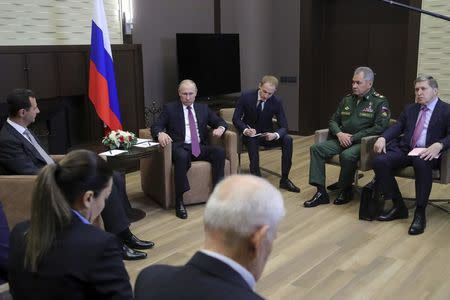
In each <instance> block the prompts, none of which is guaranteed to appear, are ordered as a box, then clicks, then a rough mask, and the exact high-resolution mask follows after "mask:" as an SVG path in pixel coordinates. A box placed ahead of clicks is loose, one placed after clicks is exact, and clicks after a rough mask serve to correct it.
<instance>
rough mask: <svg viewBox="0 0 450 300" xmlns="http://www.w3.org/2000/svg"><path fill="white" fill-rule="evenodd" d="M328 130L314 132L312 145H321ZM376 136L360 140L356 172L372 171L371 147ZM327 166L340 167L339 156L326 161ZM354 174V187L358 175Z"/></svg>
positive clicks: (326, 136) (372, 154) (356, 183)
mask: <svg viewBox="0 0 450 300" xmlns="http://www.w3.org/2000/svg"><path fill="white" fill-rule="evenodd" d="M328 133H329V129H319V130H316V132H315V134H314V143H315V144H317V143H321V142H324V141H326V140H327V138H328ZM377 138H378V136H366V137H363V138H362V139H361V151H360V158H359V161H358V171H361V172H365V171H369V170H372V158H373V156H374V155H375V153H374V152H373V145H374V144H375V142H376V140H377ZM327 163H328V164H331V165H334V166H340V165H341V164H340V162H339V155H334V156H332V157H331V158H329V159H328V161H327ZM358 171H356V172H355V186H357V185H358V179H359V174H358Z"/></svg>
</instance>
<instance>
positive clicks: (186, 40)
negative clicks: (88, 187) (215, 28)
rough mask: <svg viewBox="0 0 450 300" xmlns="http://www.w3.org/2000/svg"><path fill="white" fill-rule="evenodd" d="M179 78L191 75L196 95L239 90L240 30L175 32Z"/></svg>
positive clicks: (207, 95) (220, 93) (213, 94)
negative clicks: (232, 31)
mask: <svg viewBox="0 0 450 300" xmlns="http://www.w3.org/2000/svg"><path fill="white" fill-rule="evenodd" d="M176 37H177V60H178V79H179V80H180V81H181V80H183V79H192V80H193V81H195V83H196V84H197V87H198V94H197V97H199V98H207V97H211V96H217V95H223V94H231V93H237V92H240V91H241V68H240V58H239V34H210V33H177V36H176Z"/></svg>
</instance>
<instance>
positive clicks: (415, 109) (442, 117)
mask: <svg viewBox="0 0 450 300" xmlns="http://www.w3.org/2000/svg"><path fill="white" fill-rule="evenodd" d="M419 111H420V104H417V103H413V104H409V105H407V106H406V107H405V109H404V110H403V111H402V113H401V114H400V116H399V118H398V120H397V122H396V123H395V124H394V125H392V126H391V127H389V128H388V129H386V131H385V132H384V133H383V134H382V136H383V137H384V138H385V139H386V142H391V141H392V143H391V145H395V144H396V143H398V146H399V148H400V149H401V150H402V151H403V152H405V153H406V152H409V151H410V150H411V146H410V143H411V139H412V136H413V133H414V129H415V127H416V121H417V117H418V115H419ZM402 134H403V135H402ZM401 135H402V136H401ZM436 142H440V143H442V144H443V145H444V148H443V149H442V151H445V150H447V149H448V148H449V147H450V105H449V104H448V103H445V102H443V101H442V100H440V99H438V101H437V103H436V106H435V107H434V110H433V114H432V115H431V118H430V123H429V124H428V129H427V137H426V147H429V146H430V145H432V144H433V143H436Z"/></svg>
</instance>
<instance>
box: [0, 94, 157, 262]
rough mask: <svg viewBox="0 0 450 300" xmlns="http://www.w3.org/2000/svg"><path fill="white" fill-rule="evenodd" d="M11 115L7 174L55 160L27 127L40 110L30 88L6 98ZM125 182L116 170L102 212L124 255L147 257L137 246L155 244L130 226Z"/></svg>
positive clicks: (1, 141)
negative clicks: (134, 231) (109, 194)
mask: <svg viewBox="0 0 450 300" xmlns="http://www.w3.org/2000/svg"><path fill="white" fill-rule="evenodd" d="M6 101H7V103H8V111H9V117H8V120H7V121H6V123H5V124H4V125H3V127H2V129H1V131H0V145H1V147H0V166H2V168H3V169H5V170H6V171H7V174H11V175H14V174H17V175H34V174H37V173H38V172H39V171H40V169H41V168H43V167H44V166H45V165H47V164H51V163H54V161H53V159H52V158H51V157H50V156H49V155H48V154H47V153H46V152H45V150H44V149H43V148H42V147H41V145H40V144H39V141H37V138H36V137H35V136H34V135H33V134H32V133H31V132H30V131H29V130H28V129H27V127H28V126H29V125H30V124H31V123H33V122H34V120H35V118H36V115H37V114H38V113H39V108H38V106H37V101H36V97H35V95H34V94H33V92H32V91H30V90H27V89H16V90H14V91H13V92H12V93H11V94H10V95H8V96H7V99H6ZM129 205H130V204H129V201H128V197H127V194H126V188H125V182H124V180H123V179H122V176H121V175H120V174H118V173H115V174H114V176H113V187H112V193H111V196H110V197H109V198H108V201H107V202H106V206H105V209H104V210H103V212H102V218H103V221H104V225H105V229H106V231H109V232H111V233H113V234H115V235H117V237H118V238H119V239H120V240H121V241H122V242H123V249H122V250H123V257H124V259H127V260H134V259H143V258H145V257H147V253H145V252H142V251H137V250H133V249H132V248H134V249H149V248H152V247H153V246H154V243H153V242H151V241H142V240H140V239H138V238H137V237H136V236H134V235H133V234H132V233H131V232H130V229H129V225H130V223H129V220H128V217H127V215H126V213H125V209H126V207H127V206H129Z"/></svg>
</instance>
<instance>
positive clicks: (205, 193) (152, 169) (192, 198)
mask: <svg viewBox="0 0 450 300" xmlns="http://www.w3.org/2000/svg"><path fill="white" fill-rule="evenodd" d="M139 137H140V138H151V134H150V130H149V129H148V128H147V129H140V130H139ZM209 137H210V143H211V144H215V145H221V146H223V147H224V148H225V154H226V159H225V176H228V175H230V174H236V173H237V166H238V154H237V135H236V133H235V132H233V131H230V130H227V131H225V133H224V134H223V136H222V137H221V138H215V137H213V136H212V130H210V136H209ZM140 169H141V186H142V190H143V191H144V193H145V194H147V195H148V196H150V197H151V198H152V199H154V200H155V201H156V202H157V203H159V204H160V205H161V206H162V207H163V208H165V209H168V208H171V207H173V206H174V205H175V187H174V181H173V180H174V179H173V166H172V145H171V144H169V145H167V146H166V147H164V148H159V149H158V151H157V152H155V153H154V155H152V156H151V157H149V158H144V159H141V161H140ZM187 176H188V179H189V184H190V186H191V190H190V191H188V192H186V193H185V194H184V197H183V198H184V203H185V204H194V203H203V202H206V201H207V200H208V197H209V195H210V194H211V192H212V189H213V185H212V176H211V164H210V163H209V162H206V161H194V162H192V165H191V168H190V169H189V171H188V173H187Z"/></svg>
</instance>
